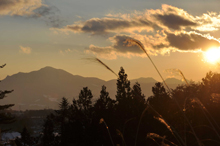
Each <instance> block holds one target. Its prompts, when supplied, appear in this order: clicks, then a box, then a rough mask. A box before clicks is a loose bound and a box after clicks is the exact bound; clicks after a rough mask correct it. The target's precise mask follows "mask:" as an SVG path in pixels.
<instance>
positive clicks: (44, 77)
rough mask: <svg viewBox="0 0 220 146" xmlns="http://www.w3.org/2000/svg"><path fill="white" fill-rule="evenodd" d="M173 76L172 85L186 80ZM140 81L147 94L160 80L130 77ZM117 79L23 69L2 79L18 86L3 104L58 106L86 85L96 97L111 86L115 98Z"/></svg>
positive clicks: (5, 85) (20, 107)
mask: <svg viewBox="0 0 220 146" xmlns="http://www.w3.org/2000/svg"><path fill="white" fill-rule="evenodd" d="M170 80H172V82H174V83H173V85H172V87H173V86H174V87H175V86H176V85H178V84H179V83H182V81H181V82H179V83H178V84H175V81H180V80H178V79H170ZM137 81H138V82H139V83H140V85H141V88H142V91H143V93H144V94H145V95H146V97H149V96H150V95H152V92H151V89H152V87H153V86H154V84H155V83H156V82H157V81H156V80H155V79H153V78H152V77H147V78H143V77H141V78H138V79H132V80H130V82H131V87H132V86H133V85H134V83H135V82H137ZM116 82H117V79H113V80H109V81H104V80H102V79H99V78H96V77H83V76H80V75H73V74H71V73H69V72H67V71H65V70H62V69H56V68H53V67H50V66H47V67H44V68H41V69H39V70H36V71H31V72H29V73H22V72H19V73H17V74H14V75H11V76H7V77H6V78H5V79H3V80H2V82H1V83H0V90H11V89H13V90H14V92H12V93H11V94H9V95H8V97H7V98H5V99H4V100H2V104H7V103H14V104H15V106H14V107H13V109H17V110H25V109H42V108H58V102H59V101H60V100H61V98H62V97H66V98H69V102H71V100H72V99H73V98H77V97H78V94H79V92H80V90H81V89H82V88H83V87H86V86H87V87H88V88H89V89H90V90H91V91H92V93H93V96H94V99H93V100H97V99H98V98H99V93H100V91H101V86H102V85H105V86H106V87H107V91H108V92H109V94H110V97H111V98H113V99H115V94H116Z"/></svg>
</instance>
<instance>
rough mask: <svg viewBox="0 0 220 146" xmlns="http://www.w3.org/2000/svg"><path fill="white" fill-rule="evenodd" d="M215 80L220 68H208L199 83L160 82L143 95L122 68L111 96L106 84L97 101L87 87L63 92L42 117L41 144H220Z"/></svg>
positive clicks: (218, 95)
mask: <svg viewBox="0 0 220 146" xmlns="http://www.w3.org/2000/svg"><path fill="white" fill-rule="evenodd" d="M219 85H220V74H218V73H212V72H209V73H207V75H206V77H205V78H203V79H202V82H201V83H190V84H188V83H187V84H186V85H179V86H178V87H177V88H176V89H172V90H171V92H168V91H167V90H166V89H165V87H164V86H163V84H162V83H159V82H158V83H156V84H155V86H153V87H152V92H153V95H152V96H150V97H148V98H146V97H145V96H144V95H143V94H142V90H141V86H140V84H139V83H136V84H135V85H133V87H132V88H131V87H130V81H129V80H128V78H127V74H126V73H125V70H124V69H123V68H121V69H120V71H119V73H118V80H117V93H116V98H115V100H114V98H110V97H109V93H108V91H107V89H106V87H105V86H104V85H103V86H102V88H101V91H100V97H99V98H98V100H96V101H95V103H92V98H93V95H92V91H91V90H90V89H88V87H84V88H83V89H82V90H81V91H80V93H79V96H78V99H73V101H72V103H69V101H68V100H67V99H66V98H62V101H61V103H60V104H59V105H60V109H59V110H57V111H56V112H55V114H54V115H50V116H48V117H47V118H46V120H45V124H44V130H43V133H44V135H43V140H42V141H41V142H42V144H43V145H45V146H50V145H51V146H52V145H59V146H68V145H80V146H83V145H84V146H86V145H94V146H99V145H100V146H108V145H117V144H119V145H121V146H123V145H124V146H134V145H139V146H142V145H165V144H167V145H219V144H220V137H219V133H220V128H219V123H220V118H219V116H220V114H219V112H218V111H219V110H220V88H219V87H220V86H219ZM174 99H175V100H176V101H177V102H178V104H179V105H180V108H181V110H182V111H180V110H179V107H178V106H177V104H176V101H174ZM185 117H187V119H189V123H188V122H187V121H186V120H187V119H186V118H185ZM191 126H192V127H191ZM192 128H193V130H194V133H195V134H196V137H197V138H198V140H199V142H200V143H198V141H197V139H196V137H195V134H193V132H192ZM55 133H57V134H55Z"/></svg>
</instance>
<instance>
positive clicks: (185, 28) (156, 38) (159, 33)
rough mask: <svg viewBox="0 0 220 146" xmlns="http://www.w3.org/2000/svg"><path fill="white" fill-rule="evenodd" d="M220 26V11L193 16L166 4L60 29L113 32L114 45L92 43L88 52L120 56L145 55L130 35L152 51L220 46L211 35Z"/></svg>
mask: <svg viewBox="0 0 220 146" xmlns="http://www.w3.org/2000/svg"><path fill="white" fill-rule="evenodd" d="M219 27H220V14H217V13H214V12H207V13H204V14H202V15H200V16H193V15H191V14H189V13H188V12H187V11H185V10H183V9H181V8H177V7H174V6H170V5H166V4H164V5H162V8H161V9H156V10H153V9H150V10H146V11H144V12H134V13H132V14H108V15H107V16H106V17H104V18H91V19H89V20H86V21H79V22H75V23H74V24H72V25H67V26H65V27H63V28H60V29H56V30H57V31H61V32H69V33H71V32H72V33H87V34H91V35H103V34H110V35H112V34H113V36H111V37H110V38H109V39H108V41H110V42H112V45H111V46H104V47H100V46H95V45H90V46H89V47H88V48H86V51H85V52H86V53H92V54H95V55H97V56H99V57H102V58H106V59H116V58H117V56H124V57H131V56H143V52H142V51H141V50H140V49H138V48H137V47H136V46H133V47H128V46H127V44H126V39H129V38H130V39H131V38H132V39H136V40H139V41H141V42H142V43H143V45H144V47H145V49H146V50H147V51H148V52H149V54H150V55H157V54H162V55H163V54H167V53H168V54H169V53H170V52H175V51H179V52H202V51H206V50H207V49H209V48H210V47H219V46H220V40H219V39H217V38H215V37H214V36H210V35H209V33H210V32H213V31H219Z"/></svg>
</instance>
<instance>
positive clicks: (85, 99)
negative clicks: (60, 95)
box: [77, 87, 93, 111]
mask: <svg viewBox="0 0 220 146" xmlns="http://www.w3.org/2000/svg"><path fill="white" fill-rule="evenodd" d="M92 98H93V95H92V92H91V90H90V89H88V87H84V88H83V90H81V91H80V93H79V99H78V100H77V103H78V106H79V108H80V109H81V110H84V111H87V110H89V109H90V108H91V107H92V101H91V100H92Z"/></svg>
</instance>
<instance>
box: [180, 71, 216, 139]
mask: <svg viewBox="0 0 220 146" xmlns="http://www.w3.org/2000/svg"><path fill="white" fill-rule="evenodd" d="M179 73H180V74H181V76H182V77H183V79H184V81H185V82H186V85H187V86H189V84H188V82H187V80H186V78H185V76H184V75H183V73H182V72H181V71H180V70H179ZM186 99H187V98H186ZM194 99H195V101H196V103H198V105H199V106H200V108H201V110H202V112H203V114H204V115H205V117H206V119H207V120H208V122H209V124H210V125H211V126H212V128H213V130H214V131H215V133H216V135H217V136H218V137H219V139H220V135H219V134H218V132H217V130H216V129H215V127H214V125H213V124H212V122H211V121H210V119H209V118H208V116H207V115H206V113H207V114H208V115H209V116H210V117H211V119H212V120H213V121H214V123H215V124H216V125H217V127H218V128H219V126H218V124H217V122H216V121H215V119H214V118H213V117H212V115H211V114H210V113H209V111H208V110H207V109H206V107H205V106H204V105H203V104H202V102H201V101H200V100H199V99H198V98H197V97H194ZM185 101H186V100H185ZM184 110H185V102H184ZM205 111H206V113H205Z"/></svg>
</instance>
